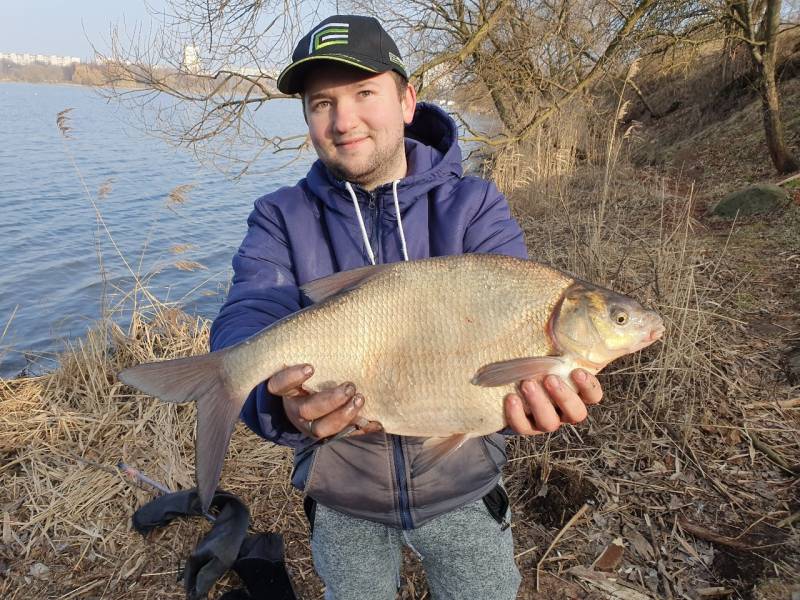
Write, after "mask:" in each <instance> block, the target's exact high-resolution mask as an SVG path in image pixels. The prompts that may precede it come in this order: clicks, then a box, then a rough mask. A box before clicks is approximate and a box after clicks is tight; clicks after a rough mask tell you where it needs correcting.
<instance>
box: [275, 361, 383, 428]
mask: <svg viewBox="0 0 800 600" xmlns="http://www.w3.org/2000/svg"><path fill="white" fill-rule="evenodd" d="M313 374H314V368H313V367H312V366H311V365H293V366H291V367H286V368H284V369H282V370H280V371H278V372H277V373H275V374H274V375H273V376H272V377H270V378H269V381H268V382H267V389H268V390H269V392H270V393H271V394H275V395H276V396H281V397H282V398H283V410H284V411H285V412H286V416H287V417H288V418H289V421H291V423H292V425H294V426H295V427H296V428H297V430H298V431H300V432H301V433H304V434H305V435H307V436H309V437H314V438H326V437H330V436H332V435H336V434H337V433H339V432H340V431H342V430H343V429H345V428H346V427H349V426H350V425H353V424H355V423H358V424H359V428H358V429H357V430H356V431H354V432H353V433H352V435H358V434H361V433H371V432H374V431H381V429H382V428H381V425H380V423H376V422H374V421H372V422H364V423H363V426H362V423H361V421H364V420H363V419H359V416H358V413H359V411H360V410H361V407H362V406H364V396H362V395H361V394H359V393H358V392H357V391H356V387H355V386H354V385H353V384H352V383H350V382H345V383H342V384H341V385H338V386H336V387H335V388H331V389H328V390H324V391H321V392H314V393H310V392H308V391H306V390H305V389H304V388H303V384H304V383H305V382H306V381H307V380H308V378H309V377H311V376H312V375H313Z"/></svg>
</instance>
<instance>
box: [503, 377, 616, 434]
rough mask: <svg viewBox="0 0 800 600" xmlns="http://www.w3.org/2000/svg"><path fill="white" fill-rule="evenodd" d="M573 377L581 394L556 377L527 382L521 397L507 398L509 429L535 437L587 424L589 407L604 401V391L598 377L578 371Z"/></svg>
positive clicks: (524, 384)
mask: <svg viewBox="0 0 800 600" xmlns="http://www.w3.org/2000/svg"><path fill="white" fill-rule="evenodd" d="M570 377H571V378H572V381H574V382H575V387H577V388H578V391H577V393H576V392H575V391H573V390H572V388H570V387H569V386H568V385H566V384H565V383H564V382H563V381H562V380H561V378H560V377H557V376H555V375H548V376H547V377H545V379H544V382H543V383H541V382H539V381H531V380H525V381H523V382H522V384H521V385H520V388H519V389H520V394H509V395H508V396H506V398H505V411H506V421H507V422H508V426H509V427H511V429H513V430H514V431H516V432H517V433H520V434H522V435H535V434H538V433H546V432H549V431H555V430H556V429H558V428H559V427H561V426H562V425H563V424H564V423H573V424H574V423H580V422H581V421H583V420H584V419H585V418H586V416H587V414H588V413H587V412H586V406H587V405H589V404H597V403H598V402H600V400H601V399H602V398H603V390H602V389H601V388H600V383H599V382H598V381H597V378H596V377H595V376H594V375H591V374H590V373H588V372H586V371H584V370H583V369H576V370H574V371H573V372H572V373H571V374H570Z"/></svg>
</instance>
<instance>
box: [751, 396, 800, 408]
mask: <svg viewBox="0 0 800 600" xmlns="http://www.w3.org/2000/svg"><path fill="white" fill-rule="evenodd" d="M776 406H778V407H780V408H797V407H800V396H798V397H797V398H792V399H791V400H772V401H770V402H751V403H750V404H745V405H744V407H745V408H761V407H767V408H769V407H772V408H774V407H776Z"/></svg>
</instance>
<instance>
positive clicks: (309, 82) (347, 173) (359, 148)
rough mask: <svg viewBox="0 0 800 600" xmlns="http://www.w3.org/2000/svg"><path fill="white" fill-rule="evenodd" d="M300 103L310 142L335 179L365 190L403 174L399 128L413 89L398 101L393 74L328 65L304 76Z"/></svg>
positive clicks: (409, 110)
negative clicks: (303, 109) (373, 73)
mask: <svg viewBox="0 0 800 600" xmlns="http://www.w3.org/2000/svg"><path fill="white" fill-rule="evenodd" d="M303 102H304V103H305V113H306V120H307V122H308V132H309V135H310V137H311V141H312V143H313V144H314V148H315V149H316V151H317V155H318V156H319V158H320V159H321V160H322V162H323V163H325V165H326V166H327V167H328V169H330V170H331V172H332V173H333V174H334V175H336V176H337V177H339V178H340V179H343V180H346V181H350V182H352V183H357V184H359V185H361V186H363V187H365V188H366V189H374V188H375V187H377V186H378V185H381V184H383V183H387V182H389V181H393V180H395V179H400V178H402V177H404V176H405V174H406V158H405V151H404V147H403V126H404V125H405V124H407V123H411V119H412V117H413V116H414V109H415V107H416V94H415V92H414V89H413V88H412V87H411V86H408V89H407V90H406V91H405V92H404V93H403V94H402V97H401V95H400V94H398V90H397V84H396V83H395V79H394V77H393V75H392V74H391V72H386V73H381V74H379V75H372V74H369V73H365V72H364V71H361V70H358V69H354V68H349V67H346V66H344V65H342V66H339V65H335V64H331V65H325V67H324V68H317V69H315V70H313V71H311V72H310V73H309V74H308V75H307V76H306V80H305V91H304V94H303Z"/></svg>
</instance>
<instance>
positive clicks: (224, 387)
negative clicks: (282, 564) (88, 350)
mask: <svg viewBox="0 0 800 600" xmlns="http://www.w3.org/2000/svg"><path fill="white" fill-rule="evenodd" d="M225 352H226V351H225V350H221V351H219V352H212V353H210V354H205V355H202V356H194V357H191V358H180V359H177V360H166V361H162V362H156V363H145V364H142V365H138V366H135V367H131V368H130V369H125V370H124V371H122V372H121V373H120V374H119V375H118V378H119V380H120V381H122V382H123V383H126V384H128V385H130V386H132V387H135V388H137V389H139V390H141V391H142V392H144V393H145V394H149V395H151V396H156V397H158V398H160V399H161V400H163V401H165V402H172V403H182V402H191V401H194V402H195V403H196V404H197V430H196V436H197V439H196V440H195V470H196V474H197V491H198V494H199V496H200V501H201V502H202V505H203V511H204V512H206V511H208V508H209V506H210V505H211V500H212V499H213V498H214V492H215V491H216V489H217V483H218V482H219V478H220V475H221V473H222V463H223V462H224V460H225V454H226V452H227V450H228V443H229V442H230V439H231V435H232V434H233V430H234V428H235V427H236V421H237V420H238V418H239V413H240V411H241V409H242V405H243V404H244V401H245V400H246V399H247V396H248V394H249V390H243V389H233V388H232V387H230V385H229V378H228V377H226V376H225V374H224V373H223V372H222V360H223V358H224V354H225Z"/></svg>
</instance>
